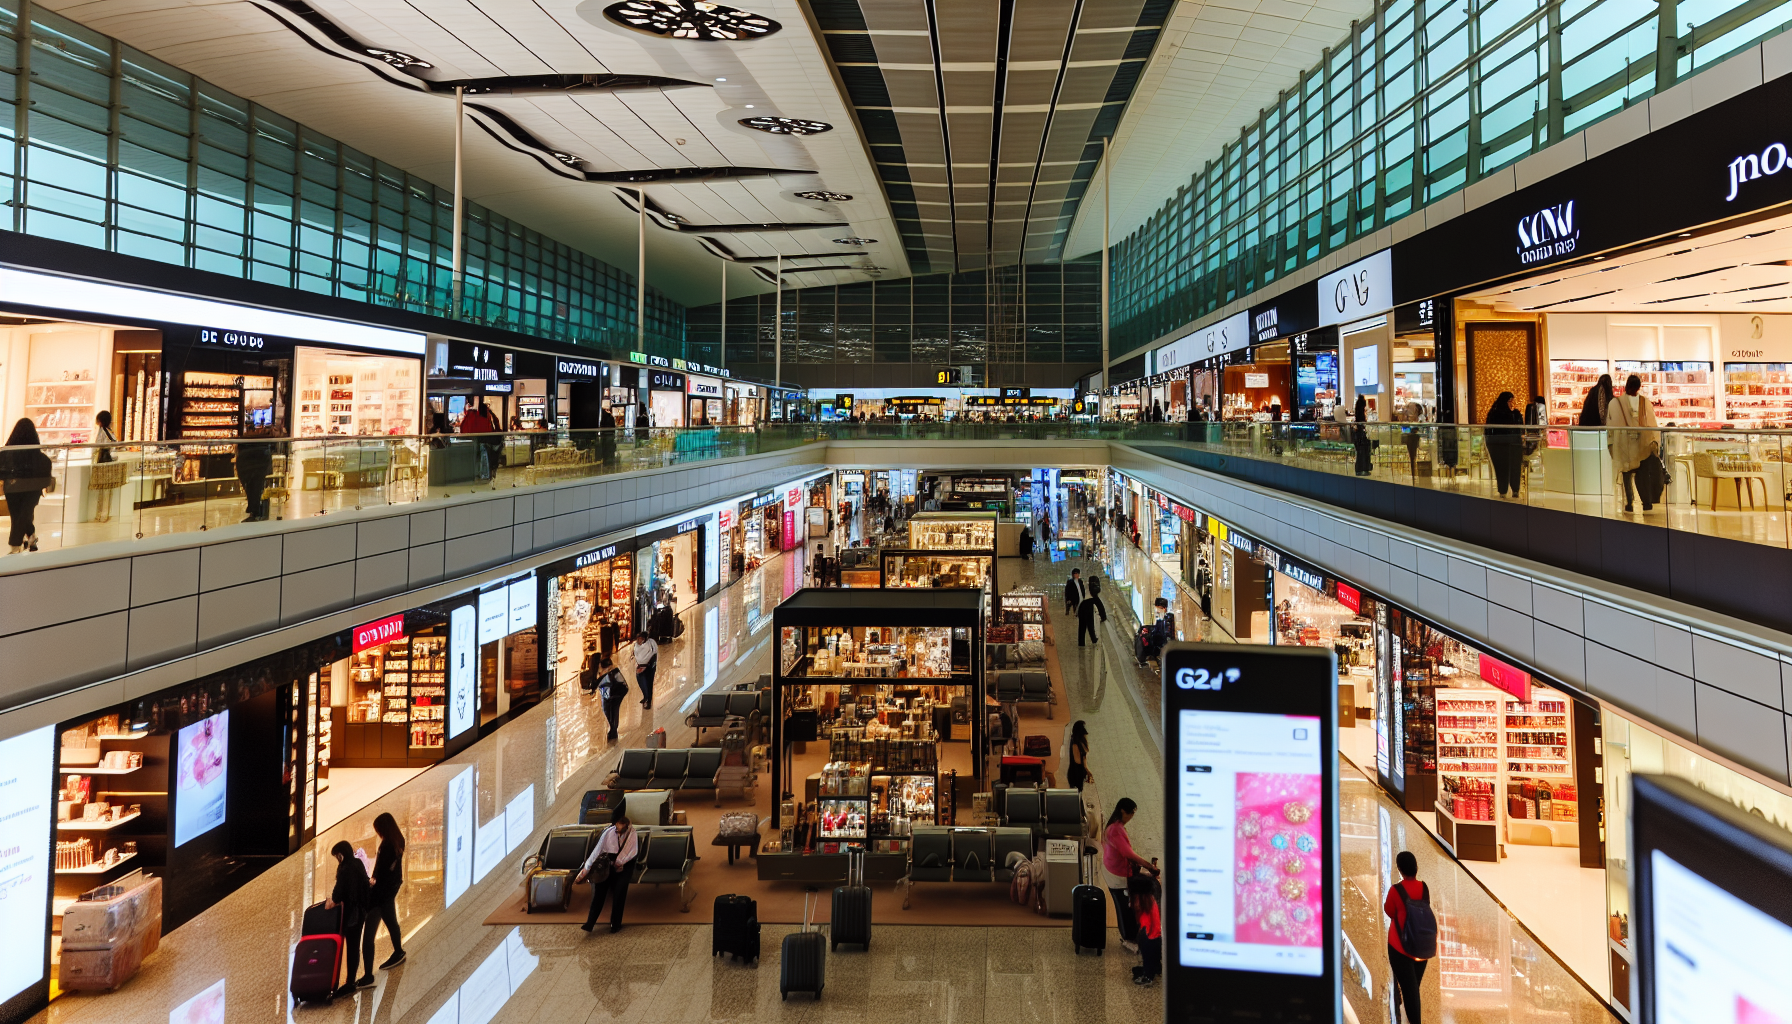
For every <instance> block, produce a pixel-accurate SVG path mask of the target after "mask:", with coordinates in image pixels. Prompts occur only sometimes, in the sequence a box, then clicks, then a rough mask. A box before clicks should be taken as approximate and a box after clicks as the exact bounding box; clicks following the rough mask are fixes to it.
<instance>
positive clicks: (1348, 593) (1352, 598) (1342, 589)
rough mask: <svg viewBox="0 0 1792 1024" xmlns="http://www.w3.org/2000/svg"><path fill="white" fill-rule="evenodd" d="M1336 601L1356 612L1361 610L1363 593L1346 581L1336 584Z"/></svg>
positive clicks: (1359, 612)
mask: <svg viewBox="0 0 1792 1024" xmlns="http://www.w3.org/2000/svg"><path fill="white" fill-rule="evenodd" d="M1338 603H1339V604H1341V605H1343V606H1344V607H1346V608H1348V609H1350V610H1351V611H1352V612H1356V613H1358V614H1361V613H1362V610H1363V593H1362V591H1360V590H1358V589H1356V588H1355V587H1353V586H1351V585H1350V584H1348V583H1344V582H1339V584H1338Z"/></svg>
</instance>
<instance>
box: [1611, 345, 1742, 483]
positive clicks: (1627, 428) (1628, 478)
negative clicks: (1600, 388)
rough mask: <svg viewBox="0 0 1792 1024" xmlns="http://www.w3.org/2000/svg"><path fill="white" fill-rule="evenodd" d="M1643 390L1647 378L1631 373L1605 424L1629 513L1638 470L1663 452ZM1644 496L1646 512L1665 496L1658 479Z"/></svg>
mask: <svg viewBox="0 0 1792 1024" xmlns="http://www.w3.org/2000/svg"><path fill="white" fill-rule="evenodd" d="M1642 390H1643V379H1642V378H1641V377H1638V376H1637V375H1636V374H1634V373H1633V374H1631V375H1630V378H1629V379H1628V380H1626V381H1625V382H1624V393H1623V394H1621V395H1618V396H1617V397H1615V398H1613V399H1612V401H1611V404H1610V405H1608V406H1606V410H1605V425H1606V426H1608V427H1610V428H1611V452H1612V468H1613V469H1616V470H1617V471H1618V472H1619V473H1620V474H1621V479H1622V481H1623V485H1624V511H1626V512H1634V511H1636V497H1637V494H1636V491H1637V470H1638V469H1640V468H1641V467H1642V465H1643V463H1644V462H1645V461H1647V460H1649V459H1651V458H1655V457H1657V456H1659V454H1660V453H1661V432H1660V431H1658V430H1656V429H1654V428H1655V409H1654V404H1653V403H1651V402H1650V401H1649V399H1648V398H1647V397H1646V396H1644V395H1643V394H1642ZM1712 486H1714V487H1715V486H1716V484H1715V482H1713V485H1712ZM1642 497H1643V511H1644V512H1648V511H1650V510H1651V509H1653V508H1654V507H1655V499H1657V498H1659V497H1661V490H1660V487H1659V486H1656V482H1655V481H1652V482H1650V483H1648V484H1645V485H1644V486H1643V495H1642Z"/></svg>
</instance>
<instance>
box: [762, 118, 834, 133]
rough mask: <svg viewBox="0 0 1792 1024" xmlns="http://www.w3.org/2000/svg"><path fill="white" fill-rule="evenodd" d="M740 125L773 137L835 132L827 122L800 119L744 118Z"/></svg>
mask: <svg viewBox="0 0 1792 1024" xmlns="http://www.w3.org/2000/svg"><path fill="white" fill-rule="evenodd" d="M740 123H741V124H744V125H746V126H747V127H748V128H755V129H758V130H759V131H762V132H770V133H771V134H773V135H820V134H821V133H822V132H831V131H833V130H834V126H833V125H831V124H828V123H827V122H826V121H805V120H803V119H802V118H800V117H743V118H741V119H740Z"/></svg>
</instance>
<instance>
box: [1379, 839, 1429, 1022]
mask: <svg viewBox="0 0 1792 1024" xmlns="http://www.w3.org/2000/svg"><path fill="white" fill-rule="evenodd" d="M1394 866H1395V867H1397V868H1399V869H1400V881H1398V882H1395V883H1394V884H1393V885H1391V886H1389V887H1388V895H1387V899H1385V900H1383V901H1382V905H1381V909H1382V910H1384V911H1386V912H1387V915H1388V919H1389V923H1388V969H1389V973H1391V974H1393V976H1394V1001H1395V1002H1396V1003H1398V1004H1402V1005H1404V1006H1405V1007H1406V1021H1407V1024H1422V1022H1423V1021H1424V1019H1425V1018H1424V1014H1423V1013H1422V1012H1421V1008H1420V1004H1419V987H1420V986H1421V985H1423V984H1424V982H1425V962H1426V961H1427V960H1430V959H1431V958H1432V957H1434V956H1436V955H1437V918H1436V916H1434V915H1433V914H1432V911H1431V891H1430V890H1429V889H1427V888H1426V886H1425V883H1424V882H1421V881H1419V859H1418V858H1417V857H1414V856H1413V855H1412V851H1411V850H1401V851H1400V853H1399V854H1398V855H1397V856H1396V857H1395V858H1394Z"/></svg>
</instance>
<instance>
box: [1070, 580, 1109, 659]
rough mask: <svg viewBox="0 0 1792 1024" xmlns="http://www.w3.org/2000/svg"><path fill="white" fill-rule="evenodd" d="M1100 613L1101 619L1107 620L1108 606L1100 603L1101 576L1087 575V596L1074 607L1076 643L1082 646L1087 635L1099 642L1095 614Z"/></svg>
mask: <svg viewBox="0 0 1792 1024" xmlns="http://www.w3.org/2000/svg"><path fill="white" fill-rule="evenodd" d="M1098 613H1099V614H1100V615H1101V621H1103V622H1106V621H1108V606H1107V605H1105V604H1102V603H1101V578H1100V577H1098V576H1091V577H1089V596H1087V597H1085V598H1083V601H1082V603H1081V604H1079V605H1078V606H1077V609H1076V645H1077V646H1078V647H1081V646H1083V637H1084V636H1087V637H1088V638H1089V639H1091V640H1093V641H1095V642H1096V643H1101V634H1099V633H1097V632H1096V631H1095V616H1096V615H1097V614H1098Z"/></svg>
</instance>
